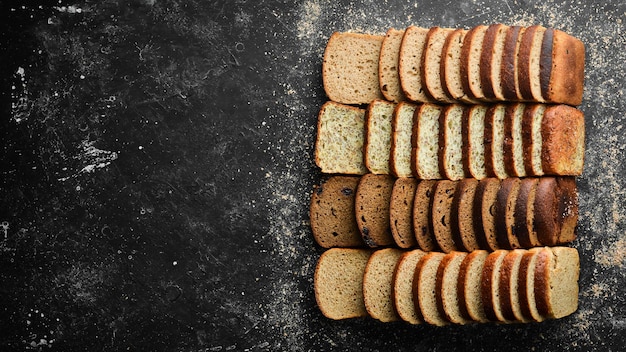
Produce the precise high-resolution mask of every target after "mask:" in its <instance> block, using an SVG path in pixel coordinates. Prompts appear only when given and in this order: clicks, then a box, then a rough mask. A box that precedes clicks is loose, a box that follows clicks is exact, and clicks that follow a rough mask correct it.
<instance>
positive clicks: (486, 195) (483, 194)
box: [474, 177, 500, 251]
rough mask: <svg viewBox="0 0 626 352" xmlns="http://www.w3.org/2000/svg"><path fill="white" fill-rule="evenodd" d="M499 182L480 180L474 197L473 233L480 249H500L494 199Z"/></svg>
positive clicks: (493, 179)
mask: <svg viewBox="0 0 626 352" xmlns="http://www.w3.org/2000/svg"><path fill="white" fill-rule="evenodd" d="M499 190H500V180H498V179H497V178H493V177H489V178H484V179H482V180H480V182H479V183H478V187H476V195H475V196H474V232H475V233H476V239H477V241H478V243H479V244H480V248H482V249H486V250H490V251H495V250H497V249H499V248H500V246H499V245H498V241H497V237H496V219H495V216H496V209H495V208H496V207H495V204H496V198H497V196H498V191H499Z"/></svg>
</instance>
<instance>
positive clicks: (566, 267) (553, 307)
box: [534, 247, 580, 319]
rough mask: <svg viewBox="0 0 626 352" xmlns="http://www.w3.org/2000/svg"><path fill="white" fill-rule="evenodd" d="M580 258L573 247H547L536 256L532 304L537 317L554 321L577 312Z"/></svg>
mask: <svg viewBox="0 0 626 352" xmlns="http://www.w3.org/2000/svg"><path fill="white" fill-rule="evenodd" d="M579 272H580V258H579V255H578V251H577V250H576V248H568V247H548V250H542V251H540V252H539V254H538V256H537V263H536V265H535V284H534V291H535V292H534V293H535V302H536V304H537V311H538V312H539V314H540V315H542V316H546V317H549V318H553V319H558V318H562V317H565V316H567V315H570V314H572V313H574V312H575V311H576V310H577V309H578V278H579V275H580V274H579Z"/></svg>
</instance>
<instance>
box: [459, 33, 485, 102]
mask: <svg viewBox="0 0 626 352" xmlns="http://www.w3.org/2000/svg"><path fill="white" fill-rule="evenodd" d="M487 29H488V26H485V25H478V26H476V27H473V28H472V29H470V30H469V31H468V32H467V34H466V35H465V38H464V39H463V48H462V52H461V78H462V81H461V83H462V84H463V91H464V92H465V94H466V95H467V96H468V97H470V98H475V99H479V100H484V99H485V94H484V93H483V88H482V84H481V81H480V70H481V66H482V63H481V60H480V56H481V53H482V47H483V40H484V38H485V33H486V32H487Z"/></svg>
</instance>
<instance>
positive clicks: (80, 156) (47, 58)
mask: <svg viewBox="0 0 626 352" xmlns="http://www.w3.org/2000/svg"><path fill="white" fill-rule="evenodd" d="M0 6H1V7H2V11H1V13H2V15H1V16H2V19H1V20H0V28H1V33H0V35H1V40H0V60H1V61H0V64H1V65H0V77H1V79H0V81H1V82H2V83H1V84H2V85H1V87H0V93H1V102H2V105H1V110H0V111H1V116H0V350H2V351H24V350H42V351H98V350H105V351H119V350H132V351H305V350H306V351H309V350H310V351H314V350H320V351H326V350H347V351H366V350H372V351H374V350H382V351H391V350H393V351H430V350H437V351H456V350H458V351H468V350H477V351H492V350H509V351H529V350H537V351H540V350H570V351H586V350H601V351H610V350H612V351H618V350H624V346H625V343H626V338H625V336H626V309H625V307H624V297H625V296H626V288H625V286H626V285H625V284H626V278H625V275H626V274H625V273H626V270H625V269H626V268H625V265H626V235H625V233H626V207H625V201H624V195H625V193H626V181H625V178H624V175H625V172H626V170H625V165H626V164H625V161H624V147H625V146H626V137H624V131H623V129H624V116H625V114H626V103H625V102H624V98H625V97H624V82H625V81H626V65H625V64H624V62H626V24H625V20H626V15H625V14H626V4H625V3H624V2H611V1H594V0H582V1H577V2H568V3H563V2H561V1H557V0H545V1H535V0H527V1H522V0H519V1H513V0H508V1H507V0H505V1H495V0H477V1H469V0H468V1H460V2H455V1H428V0H424V1H402V0H385V1H354V0H340V1H337V0H332V1H330V0H328V1H324V0H308V1H286V0H273V1H262V0H258V1H252V0H248V1H246V0H217V1H203V0H181V1H179V0H130V1H120V0H105V1H77V2H72V3H70V2H65V1H60V2H58V3H56V2H49V1H41V2H40V4H37V3H35V2H30V3H29V4H28V5H25V4H24V3H23V2H13V3H11V2H10V1H9V2H6V1H2V3H1V4H0ZM491 22H503V23H505V24H522V25H531V24H543V25H546V26H552V27H556V28H560V29H563V30H565V31H567V32H569V33H571V34H573V35H575V36H577V37H579V38H581V39H582V40H583V41H584V42H585V44H586V48H587V70H586V87H585V95H584V101H583V104H582V105H581V106H580V108H581V109H582V110H583V111H584V112H585V115H586V127H587V151H586V164H585V172H584V175H583V176H582V177H580V178H579V179H578V184H579V188H580V201H581V217H580V221H579V228H578V235H579V237H578V239H577V240H576V242H574V243H573V246H575V247H577V248H578V249H579V251H580V254H581V265H582V268H581V279H580V288H581V291H580V307H579V310H578V311H577V312H576V313H574V314H573V315H571V316H569V317H566V318H564V319H560V320H556V321H549V322H545V323H541V324H526V325H507V326H502V325H492V324H485V325H475V326H463V327H461V326H451V327H444V328H434V327H429V326H415V327H413V326H407V325H405V324H402V323H389V324H382V323H378V322H376V321H373V320H369V319H364V320H351V321H339V322H337V321H330V320H327V319H325V318H324V317H323V316H322V315H321V314H320V312H319V310H318V309H317V307H316V304H315V298H314V295H313V289H312V282H313V279H312V278H313V271H314V268H315V263H316V260H317V258H318V256H319V254H320V253H321V252H322V250H321V248H319V247H317V246H316V245H315V243H314V241H313V239H312V237H311V233H310V230H309V227H308V200H309V194H310V192H311V190H312V187H313V185H314V184H315V183H317V182H319V181H320V179H321V177H322V175H321V174H320V173H319V172H318V170H317V169H316V168H315V166H314V163H313V160H312V152H313V147H314V138H315V133H316V131H315V122H316V115H317V112H318V109H319V107H320V106H321V105H322V104H323V102H324V101H325V95H324V92H323V89H322V84H321V83H322V82H321V75H320V68H321V55H322V53H323V49H324V45H325V43H326V40H327V39H328V37H329V36H330V34H331V33H332V32H333V31H335V30H341V31H344V30H353V31H365V32H371V33H381V34H382V33H384V32H385V31H386V30H387V28H389V27H396V28H403V27H406V26H408V25H410V24H417V25H420V26H433V25H439V26H447V27H462V26H465V27H468V26H472V25H476V24H479V23H491Z"/></svg>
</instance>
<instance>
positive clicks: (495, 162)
mask: <svg viewBox="0 0 626 352" xmlns="http://www.w3.org/2000/svg"><path fill="white" fill-rule="evenodd" d="M504 116H505V105H504V104H495V105H492V106H491V107H490V108H489V110H487V114H486V116H485V165H486V170H487V174H488V175H490V176H495V177H497V178H499V179H505V178H507V177H508V175H507V173H506V169H505V167H504Z"/></svg>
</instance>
